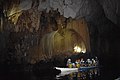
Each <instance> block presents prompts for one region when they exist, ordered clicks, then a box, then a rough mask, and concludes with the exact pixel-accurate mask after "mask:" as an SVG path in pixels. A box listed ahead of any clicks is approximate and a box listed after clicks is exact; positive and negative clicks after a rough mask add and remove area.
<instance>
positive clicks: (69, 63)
mask: <svg viewBox="0 0 120 80" xmlns="http://www.w3.org/2000/svg"><path fill="white" fill-rule="evenodd" d="M67 67H69V68H72V62H71V59H68V60H67Z"/></svg>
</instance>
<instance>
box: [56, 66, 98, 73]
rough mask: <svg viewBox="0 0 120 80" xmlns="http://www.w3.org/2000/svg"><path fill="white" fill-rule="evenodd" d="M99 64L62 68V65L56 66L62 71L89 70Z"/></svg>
mask: <svg viewBox="0 0 120 80" xmlns="http://www.w3.org/2000/svg"><path fill="white" fill-rule="evenodd" d="M97 67H98V66H90V67H80V68H60V67H55V68H56V69H57V70H60V71H61V72H67V71H87V70H90V69H95V68H97Z"/></svg>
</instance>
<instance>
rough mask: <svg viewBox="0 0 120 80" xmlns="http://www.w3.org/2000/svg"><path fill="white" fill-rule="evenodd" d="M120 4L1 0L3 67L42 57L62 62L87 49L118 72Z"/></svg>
mask: <svg viewBox="0 0 120 80" xmlns="http://www.w3.org/2000/svg"><path fill="white" fill-rule="evenodd" d="M119 5H120V1H119V0H106V1H104V0H91V1H90V0H1V1H0V66H1V67H0V70H1V71H3V72H4V69H5V70H6V71H7V70H10V69H11V70H12V69H14V68H16V67H17V66H19V65H22V66H21V67H22V68H24V67H25V65H26V64H30V65H34V64H36V63H39V62H41V61H45V62H47V61H48V62H52V61H53V62H54V64H55V63H56V62H57V61H58V62H59V66H61V65H64V64H63V62H64V60H65V59H66V58H67V57H71V56H73V57H74V56H78V55H79V54H81V53H83V54H85V55H86V54H87V56H97V57H98V59H99V62H100V65H102V66H104V69H105V71H107V70H111V71H115V72H116V73H119V72H120V64H119V61H120V49H119V45H120V38H119V37H120V8H119ZM76 48H77V49H79V50H75V49H76ZM55 60H56V61H55ZM55 65H57V66H58V64H55ZM3 68H4V69H3ZM15 70H16V69H15Z"/></svg>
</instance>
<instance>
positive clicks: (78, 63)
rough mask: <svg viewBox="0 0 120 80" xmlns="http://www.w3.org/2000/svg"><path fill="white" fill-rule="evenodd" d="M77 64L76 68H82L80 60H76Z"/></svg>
mask: <svg viewBox="0 0 120 80" xmlns="http://www.w3.org/2000/svg"><path fill="white" fill-rule="evenodd" d="M75 64H76V68H80V59H78V60H76V61H75Z"/></svg>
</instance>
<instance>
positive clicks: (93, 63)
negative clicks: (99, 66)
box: [92, 58, 96, 66]
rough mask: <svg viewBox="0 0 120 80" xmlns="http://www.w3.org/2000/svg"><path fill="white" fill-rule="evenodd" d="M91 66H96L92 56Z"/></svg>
mask: <svg viewBox="0 0 120 80" xmlns="http://www.w3.org/2000/svg"><path fill="white" fill-rule="evenodd" d="M92 66H96V61H95V59H94V58H92Z"/></svg>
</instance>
